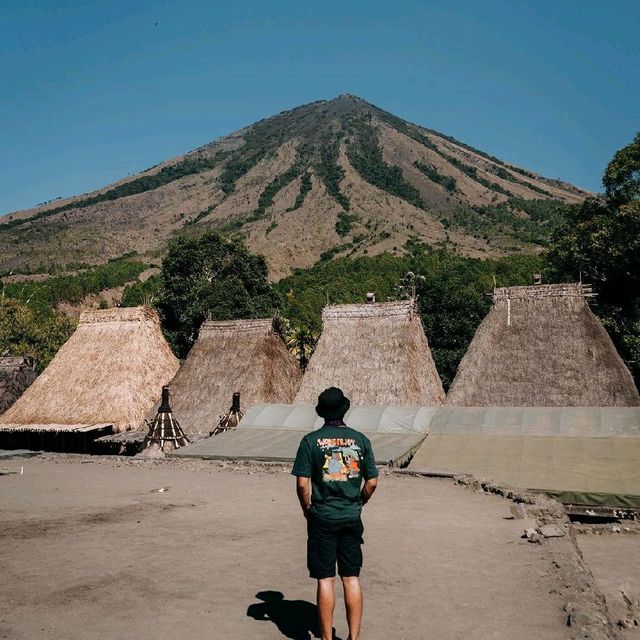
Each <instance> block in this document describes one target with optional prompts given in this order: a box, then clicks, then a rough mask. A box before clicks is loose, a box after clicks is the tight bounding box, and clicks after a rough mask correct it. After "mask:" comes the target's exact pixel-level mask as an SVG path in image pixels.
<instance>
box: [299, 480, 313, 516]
mask: <svg viewBox="0 0 640 640" xmlns="http://www.w3.org/2000/svg"><path fill="white" fill-rule="evenodd" d="M296 493H297V494H298V500H299V501H300V507H301V508H302V513H303V515H304V517H305V518H306V517H307V516H308V515H309V509H311V478H303V477H302V476H297V477H296Z"/></svg>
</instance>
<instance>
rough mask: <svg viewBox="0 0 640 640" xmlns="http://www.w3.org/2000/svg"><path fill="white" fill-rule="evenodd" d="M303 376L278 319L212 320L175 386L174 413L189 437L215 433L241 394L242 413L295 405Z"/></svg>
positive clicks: (177, 376) (171, 384)
mask: <svg viewBox="0 0 640 640" xmlns="http://www.w3.org/2000/svg"><path fill="white" fill-rule="evenodd" d="M301 377H302V372H301V371H300V367H299V366H298V363H297V361H296V359H295V358H294V357H293V356H292V355H291V353H289V350H288V349H287V346H286V344H285V343H284V340H283V339H282V336H281V335H280V333H279V332H278V331H277V330H276V328H275V324H274V320H273V319H272V318H267V319H259V320H228V321H208V322H205V323H203V325H202V326H201V327H200V332H199V335H198V340H197V341H196V343H195V344H194V345H193V347H192V348H191V351H190V352H189V355H188V356H187V359H186V360H185V362H184V364H183V365H182V367H181V368H180V371H179V372H178V374H177V375H176V377H175V378H174V379H173V380H172V381H171V383H170V384H169V389H170V391H171V399H172V400H171V406H172V408H173V413H174V414H175V416H176V418H177V419H178V421H179V422H180V425H181V426H182V428H183V429H184V431H185V433H209V432H210V431H212V430H213V429H214V428H215V427H216V426H217V425H218V422H219V420H220V416H221V415H222V414H225V413H226V412H227V411H228V410H229V407H230V406H231V402H232V397H233V394H234V392H239V393H240V403H241V406H242V410H243V411H244V410H245V409H246V408H248V407H250V406H252V405H254V404H258V403H262V402H283V403H288V402H291V401H292V400H293V398H294V396H295V394H296V392H297V391H298V387H299V386H300V379H301Z"/></svg>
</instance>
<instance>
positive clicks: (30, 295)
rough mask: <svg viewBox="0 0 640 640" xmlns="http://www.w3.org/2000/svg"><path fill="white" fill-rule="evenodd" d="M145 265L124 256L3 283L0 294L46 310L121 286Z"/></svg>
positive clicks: (31, 307) (38, 309)
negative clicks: (41, 277) (68, 272)
mask: <svg viewBox="0 0 640 640" xmlns="http://www.w3.org/2000/svg"><path fill="white" fill-rule="evenodd" d="M147 268H148V267H147V265H145V264H144V263H143V262H141V261H140V260H137V259H135V258H133V257H130V256H125V257H122V258H116V259H114V260H110V261H109V262H107V264H104V265H100V266H98V267H90V268H87V269H84V270H82V271H80V272H79V273H76V274H72V275H57V276H52V277H50V278H47V279H46V280H42V281H37V280H24V281H20V282H12V283H10V284H5V285H3V295H4V296H6V297H7V298H13V299H14V300H17V301H19V302H21V303H23V304H25V305H27V306H28V307H29V308H30V309H34V310H36V311H38V312H46V311H48V310H50V309H54V308H55V307H56V306H57V305H58V304H59V303H60V302H68V303H70V304H79V303H80V302H82V301H83V300H84V298H86V297H87V296H88V295H89V294H92V293H100V292H101V291H104V290H105V289H111V288H113V287H120V286H122V285H123V284H126V283H127V282H131V281H132V280H135V279H136V278H137V277H138V276H139V275H140V274H141V273H142V272H143V271H144V270H145V269H147Z"/></svg>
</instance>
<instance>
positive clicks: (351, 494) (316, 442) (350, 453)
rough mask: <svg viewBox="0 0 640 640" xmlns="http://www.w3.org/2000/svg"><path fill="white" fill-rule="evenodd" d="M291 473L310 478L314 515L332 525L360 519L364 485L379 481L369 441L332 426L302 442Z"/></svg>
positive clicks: (358, 433)
mask: <svg viewBox="0 0 640 640" xmlns="http://www.w3.org/2000/svg"><path fill="white" fill-rule="evenodd" d="M291 473H292V474H293V475H294V476H299V477H302V478H311V485H312V492H311V511H312V512H313V513H315V514H316V515H318V516H320V517H321V518H324V519H326V520H333V521H348V520H355V519H357V518H359V517H360V512H361V511H362V498H361V497H360V489H361V487H362V481H363V480H369V479H370V478H377V477H378V469H376V465H375V458H374V455H373V449H372V448H371V442H370V441H369V438H367V436H365V435H364V434H362V433H360V432H359V431H356V430H355V429H351V428H349V427H347V426H344V425H343V426H336V425H329V424H325V425H324V426H322V427H320V429H317V430H316V431H312V432H311V433H308V434H307V435H306V436H305V437H304V438H302V440H301V441H300V446H299V447H298V454H297V455H296V460H295V462H294V463H293V469H292V471H291Z"/></svg>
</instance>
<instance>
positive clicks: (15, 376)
mask: <svg viewBox="0 0 640 640" xmlns="http://www.w3.org/2000/svg"><path fill="white" fill-rule="evenodd" d="M36 377H37V374H36V372H35V371H34V369H33V367H32V366H31V364H30V363H29V362H27V360H26V359H25V358H12V357H2V358H0V414H1V413H2V412H4V411H6V410H7V409H8V408H9V407H10V406H11V405H12V404H13V403H14V402H15V401H16V400H17V399H18V398H19V397H20V396H21V395H22V394H23V393H24V391H25V389H27V387H29V385H30V384H31V383H32V382H33V381H34V380H35V379H36Z"/></svg>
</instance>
